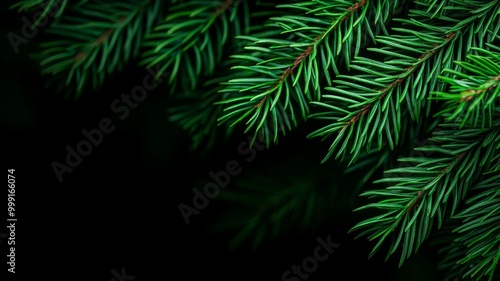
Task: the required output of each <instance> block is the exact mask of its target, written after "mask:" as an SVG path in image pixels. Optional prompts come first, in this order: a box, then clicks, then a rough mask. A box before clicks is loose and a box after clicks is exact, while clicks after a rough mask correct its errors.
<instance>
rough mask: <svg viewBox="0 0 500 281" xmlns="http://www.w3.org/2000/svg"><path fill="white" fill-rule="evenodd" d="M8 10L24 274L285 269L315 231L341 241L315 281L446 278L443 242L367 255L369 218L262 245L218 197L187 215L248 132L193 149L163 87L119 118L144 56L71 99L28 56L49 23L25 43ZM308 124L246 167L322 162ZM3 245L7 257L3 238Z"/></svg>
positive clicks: (252, 275) (11, 132)
mask: <svg viewBox="0 0 500 281" xmlns="http://www.w3.org/2000/svg"><path fill="white" fill-rule="evenodd" d="M1 11H2V14H1V18H2V22H3V24H2V25H1V29H2V40H1V41H0V42H1V47H0V50H1V51H0V56H1V65H2V73H1V75H0V81H1V87H0V91H1V97H2V101H1V102H0V105H1V109H0V112H1V114H2V118H1V122H2V156H1V159H2V164H3V165H2V167H3V168H4V173H7V169H8V168H12V169H15V170H16V171H15V176H16V200H17V201H16V212H17V218H18V220H19V221H18V223H17V228H16V243H17V244H16V245H17V247H16V272H17V273H16V275H15V277H16V278H17V279H15V280H36V279H34V278H33V277H38V278H41V279H45V278H47V280H104V281H108V280H111V278H113V274H112V272H111V271H112V270H113V269H115V270H116V271H118V272H121V269H122V268H123V267H124V268H125V269H126V273H127V274H129V275H134V276H135V279H134V280H176V279H182V280H197V279H201V278H203V279H215V280H281V275H282V274H283V272H284V271H285V270H287V269H289V268H290V267H291V266H292V265H293V264H300V263H301V262H302V260H303V259H304V258H306V257H308V256H310V255H312V252H313V250H314V248H315V247H316V245H317V242H316V238H317V237H322V238H326V237H327V236H328V235H331V237H332V240H333V241H335V242H338V243H341V246H340V248H339V249H337V250H336V251H335V252H334V253H333V254H332V255H331V256H330V257H329V258H328V259H327V260H326V261H324V262H321V263H320V264H319V268H318V270H317V271H316V272H314V273H313V274H311V276H310V278H309V279H308V280H365V279H382V278H383V279H385V280H442V279H440V275H439V274H438V273H436V271H435V268H436V260H437V259H436V255H435V252H434V251H431V250H429V249H428V248H427V247H426V246H425V247H424V248H423V249H422V250H421V251H420V252H419V254H418V255H416V256H414V257H412V258H410V259H409V260H408V261H407V262H406V263H405V265H404V266H403V267H402V268H401V269H398V268H397V258H398V257H394V258H393V259H391V260H390V261H389V262H387V263H386V262H384V258H385V253H383V252H380V254H379V255H376V256H375V257H374V258H372V259H368V258H367V257H368V254H369V252H370V251H371V247H372V246H373V245H374V244H373V243H370V242H367V241H365V240H363V239H359V240H354V239H353V235H347V234H346V232H347V230H348V229H350V228H351V227H352V226H353V225H354V224H355V223H356V222H357V220H358V219H359V216H356V215H346V216H343V217H340V218H339V217H335V216H334V215H333V214H332V222H331V224H329V225H328V226H325V227H324V228H322V229H320V230H318V231H316V232H315V233H308V234H303V235H297V234H293V233H291V234H290V235H289V236H287V237H286V238H283V239H279V240H277V241H274V242H272V243H267V244H265V245H264V246H263V247H262V248H261V249H260V250H258V251H257V252H255V253H250V252H248V251H246V250H244V249H241V250H238V251H229V250H227V248H226V244H227V240H228V239H229V237H230V236H229V235H216V234H211V233H209V232H207V231H206V229H207V227H208V226H209V225H210V224H211V222H212V219H213V217H214V216H215V215H216V214H217V213H218V212H229V211H230V210H225V209H223V208H218V207H217V206H214V205H209V206H208V207H207V208H206V209H204V210H202V211H201V213H200V214H199V215H197V216H192V217H191V223H190V224H189V225H186V224H185V222H184V220H183V218H182V216H181V214H180V212H179V209H178V205H179V204H180V203H190V200H191V199H192V198H193V193H192V191H191V189H192V188H193V187H194V186H195V185H196V184H197V183H199V182H203V181H205V182H206V181H208V180H209V177H208V172H209V171H218V170H221V169H223V168H224V166H225V163H227V162H228V161H230V160H232V159H235V160H237V161H241V159H242V158H241V156H240V155H239V154H238V153H237V147H238V145H239V144H240V143H241V142H242V141H243V140H245V139H246V136H243V135H236V136H235V137H234V138H233V139H231V140H230V141H229V142H228V143H223V144H218V145H216V146H215V147H214V148H213V149H211V150H210V151H209V152H208V153H207V154H203V153H201V152H200V151H190V150H189V136H187V135H186V134H185V133H184V132H183V131H182V130H180V129H179V128H177V127H176V126H175V125H174V124H170V123H169V122H167V121H166V115H165V108H166V105H167V104H168V103H169V101H170V97H169V96H168V95H167V94H166V93H165V92H166V91H165V90H164V89H163V88H162V87H159V88H158V89H157V90H155V91H152V92H150V93H149V94H148V98H147V99H146V100H145V101H143V102H141V103H140V104H139V106H138V108H136V109H134V110H131V112H130V115H129V116H128V117H127V118H126V119H125V120H120V119H118V118H117V116H116V114H114V113H113V112H112V111H111V110H110V105H111V103H112V102H113V101H114V100H115V99H117V98H118V97H119V96H120V95H121V94H122V93H129V92H130V89H132V88H133V87H134V86H135V85H138V84H140V83H142V77H144V75H145V74H146V73H145V72H144V70H142V69H140V68H137V67H135V66H134V65H131V67H130V68H128V69H127V70H125V71H123V72H122V73H121V74H120V75H119V76H117V77H116V78H114V79H111V80H110V81H109V82H108V83H107V84H106V86H105V87H104V88H103V89H101V90H99V91H96V92H88V93H85V94H84V96H83V98H82V99H80V100H79V101H76V102H75V101H72V100H66V99H64V98H63V97H62V96H61V95H59V94H57V93H56V92H55V91H54V90H53V89H51V88H49V89H47V88H45V87H44V81H45V77H42V76H40V74H39V73H40V70H39V68H38V66H37V64H36V63H35V62H34V61H33V60H31V59H30V55H31V54H32V53H35V52H36V51H37V45H38V43H39V42H40V41H42V40H43V34H42V32H41V33H40V34H38V35H37V36H35V37H33V38H32V39H30V40H29V42H28V43H27V44H21V45H20V46H19V53H18V54H16V53H15V52H14V50H13V48H12V46H11V44H10V42H9V39H8V37H7V36H6V35H7V34H8V33H9V32H14V33H16V34H19V35H20V34H22V33H21V29H22V25H23V22H22V20H21V19H22V17H23V16H24V14H18V13H17V12H16V11H11V10H8V3H2V4H1ZM27 16H29V15H27ZM42 29H43V28H42ZM41 31H42V30H41ZM103 118H110V119H111V120H113V124H114V125H115V126H116V128H115V130H114V131H113V132H112V133H110V134H108V135H105V137H104V140H103V142H102V143H101V144H100V145H99V146H98V147H94V149H93V152H92V153H91V154H90V155H89V156H87V157H84V158H83V161H82V162H81V164H80V165H79V166H78V167H76V168H75V169H74V171H73V172H72V173H67V174H64V180H63V182H62V183H59V181H58V180H57V177H56V175H55V173H54V171H53V169H52V167H51V164H52V163H53V161H58V162H61V163H64V158H65V156H66V151H65V147H66V146H67V145H69V146H71V147H73V148H75V147H76V144H77V143H78V142H79V141H81V140H83V139H84V137H83V135H82V133H81V131H82V130H83V129H87V130H91V129H95V128H97V127H98V124H99V122H100V121H101V120H102V119H103ZM307 133H308V131H307V130H302V131H301V130H297V131H296V132H294V133H292V134H289V135H288V136H287V137H286V138H285V139H284V140H283V141H282V142H281V143H280V145H278V146H273V147H271V149H270V150H269V151H262V152H259V154H258V155H257V158H256V160H255V161H253V162H251V163H248V164H246V166H243V170H244V172H243V173H242V174H241V175H239V176H241V177H244V176H245V171H246V170H247V169H250V168H249V167H251V166H253V165H255V166H258V165H261V164H262V163H264V162H269V161H275V160H277V159H286V158H287V157H294V156H290V154H293V153H295V152H300V151H301V150H307V151H308V153H309V152H310V153H315V154H317V155H318V156H317V159H318V161H317V163H307V164H305V165H306V166H310V165H320V164H319V162H320V160H321V159H322V157H323V155H324V153H325V151H326V149H327V144H321V143H319V142H317V141H307V140H305V135H306V134H307ZM297 155H298V156H297V157H300V153H297ZM228 188H231V186H229V187H228ZM346 188H348V187H346ZM4 194H5V193H4ZM4 202H5V204H4V207H5V208H7V203H6V198H5V201H4ZM1 232H2V231H0V233H1ZM3 232H5V231H3ZM0 252H1V255H2V258H3V259H2V260H4V259H5V256H6V255H7V244H6V241H5V240H2V241H1V244H0ZM3 264H4V266H3V267H2V271H4V272H7V267H6V266H5V262H3ZM4 272H2V276H3V273H4ZM6 276H9V277H10V278H12V277H13V276H12V275H11V274H9V275H7V274H6ZM28 278H31V279H28ZM0 280H5V279H3V278H1V279H0Z"/></svg>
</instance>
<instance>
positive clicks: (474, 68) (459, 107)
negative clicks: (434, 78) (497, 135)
mask: <svg viewBox="0 0 500 281" xmlns="http://www.w3.org/2000/svg"><path fill="white" fill-rule="evenodd" d="M492 47H494V46H492ZM473 50H475V51H476V52H477V53H479V54H478V55H472V54H471V55H469V56H467V58H468V61H464V62H457V64H458V65H459V66H460V67H461V68H463V69H465V70H467V71H466V72H456V71H452V70H445V73H449V75H446V76H439V79H440V80H441V81H442V82H443V83H446V84H448V85H449V90H448V91H446V92H435V93H433V96H432V97H431V99H434V100H443V101H445V103H444V105H443V110H442V111H441V112H438V113H437V115H442V114H444V113H449V117H448V118H449V120H455V119H458V118H460V119H461V120H462V126H464V125H471V126H473V127H476V126H481V128H485V127H490V126H491V125H492V122H493V120H492V117H493V112H494V111H495V108H496V107H497V106H498V105H499V99H498V97H499V96H500V87H497V86H498V85H499V84H500V53H495V52H491V51H487V50H484V49H479V48H473Z"/></svg>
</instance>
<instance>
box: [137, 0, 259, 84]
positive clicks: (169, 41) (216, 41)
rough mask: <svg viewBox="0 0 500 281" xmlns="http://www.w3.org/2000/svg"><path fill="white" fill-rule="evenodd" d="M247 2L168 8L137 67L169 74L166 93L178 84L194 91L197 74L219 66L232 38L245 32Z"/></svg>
mask: <svg viewBox="0 0 500 281" xmlns="http://www.w3.org/2000/svg"><path fill="white" fill-rule="evenodd" d="M249 24H250V12H249V4H248V1H243V0H240V1H229V0H225V1H224V2H219V1H215V2H214V1H213V0H206V1H187V2H179V3H178V4H175V5H172V6H170V7H169V10H168V16H167V17H166V18H165V20H164V21H163V23H162V24H160V25H158V26H156V27H155V28H154V30H153V32H151V33H149V34H148V35H147V36H146V40H145V42H144V43H143V47H145V49H146V50H145V51H144V52H143V53H142V55H141V62H140V65H142V66H148V67H154V66H156V65H159V66H160V68H159V71H158V73H157V75H158V77H159V76H160V75H161V74H162V73H164V72H165V71H167V70H168V71H169V73H170V78H169V80H168V83H169V85H171V89H170V93H173V92H174V91H175V90H176V87H177V83H178V82H179V81H180V83H181V84H182V87H181V88H182V89H183V90H184V91H186V90H194V89H195V87H196V84H197V82H198V80H199V77H200V76H201V75H204V76H210V75H212V74H213V73H214V70H215V69H216V66H217V65H218V64H220V63H221V60H222V58H223V54H224V51H225V49H226V46H227V45H231V44H232V39H233V37H234V36H236V35H239V34H244V33H245V32H248V28H249Z"/></svg>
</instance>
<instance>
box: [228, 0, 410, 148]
mask: <svg viewBox="0 0 500 281" xmlns="http://www.w3.org/2000/svg"><path fill="white" fill-rule="evenodd" d="M400 3H401V2H400V1H393V2H392V5H389V1H380V2H369V1H364V0H363V1H334V3H330V2H325V1H306V2H300V3H293V4H288V5H278V6H277V7H278V8H282V9H287V14H286V15H283V16H276V17H273V18H271V20H272V21H273V23H272V24H270V25H268V27H269V30H268V31H267V32H266V33H264V34H253V35H252V36H239V37H238V38H239V39H242V40H245V41H247V42H248V43H247V46H246V47H245V49H246V50H247V51H246V52H245V53H243V54H239V55H235V56H234V58H238V59H240V60H242V61H243V60H246V61H251V62H252V63H253V65H252V66H250V67H247V66H240V65H236V66H234V67H233V68H234V69H237V71H239V73H251V75H250V77H248V78H238V79H233V80H230V81H228V82H227V83H224V84H225V85H226V89H224V91H223V92H225V93H230V95H229V97H228V98H227V99H226V100H224V101H222V102H221V104H224V105H225V108H226V111H227V113H226V114H224V115H222V116H221V117H220V118H219V120H220V121H221V123H224V122H230V124H231V125H230V126H234V125H236V124H237V123H239V122H241V121H243V120H245V119H246V120H247V122H246V130H245V132H248V131H250V130H253V131H255V134H254V139H255V138H256V137H257V136H259V137H261V138H264V139H266V144H267V146H269V144H270V143H271V142H275V143H277V141H278V133H279V132H282V133H283V134H285V130H284V129H283V130H279V129H278V128H288V130H289V131H291V130H292V125H291V123H293V125H294V127H297V126H298V125H297V117H296V116H298V115H300V116H301V117H302V119H303V120H305V119H307V116H308V114H309V103H310V102H311V101H318V100H319V99H320V96H321V89H322V87H323V86H324V85H323V84H325V83H327V84H329V83H330V80H331V79H330V77H331V75H333V74H335V73H338V72H339V70H338V68H339V66H340V65H342V63H344V64H345V66H347V67H348V66H349V65H350V59H351V57H352V55H353V54H357V53H358V52H359V51H360V49H361V47H362V46H363V45H364V44H365V43H366V42H367V41H369V40H374V39H375V35H376V34H379V33H382V32H386V30H385V24H386V23H387V22H388V21H389V20H390V15H391V13H393V12H394V11H395V8H396V7H399V5H400ZM288 11H289V12H288ZM372 21H373V22H374V24H371V22H372ZM287 115H290V116H292V120H288V118H287V117H286V116H287Z"/></svg>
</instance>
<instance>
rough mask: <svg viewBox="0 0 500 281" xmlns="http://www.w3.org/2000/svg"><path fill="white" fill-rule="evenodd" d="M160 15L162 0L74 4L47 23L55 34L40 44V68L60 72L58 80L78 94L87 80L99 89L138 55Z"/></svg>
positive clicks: (77, 95) (72, 92)
mask: <svg viewBox="0 0 500 281" xmlns="http://www.w3.org/2000/svg"><path fill="white" fill-rule="evenodd" d="M159 15H161V1H160V0H134V1H129V2H125V3H117V2H115V1H104V0H103V1H89V2H87V3H85V5H79V6H76V7H73V8H72V9H71V10H70V11H69V12H68V15H64V17H63V18H61V20H60V21H58V22H55V23H54V24H53V25H52V26H51V27H50V28H49V29H47V32H48V33H50V34H53V35H54V39H52V40H50V41H49V40H47V41H46V42H42V43H41V45H40V47H41V52H40V54H39V56H38V57H39V58H40V65H41V67H42V74H49V75H60V76H59V77H57V76H56V77H55V80H54V82H55V83H58V84H59V85H61V86H63V87H69V86H73V87H74V88H73V90H72V91H68V94H76V98H78V97H79V95H80V94H81V93H82V92H83V90H84V89H85V88H84V87H85V85H86V84H87V83H91V84H92V86H93V89H98V88H99V87H101V86H102V84H103V83H104V81H105V80H106V78H107V76H108V75H111V74H114V73H115V72H117V71H121V70H122V69H123V68H124V66H125V65H127V63H128V62H130V61H131V60H133V59H134V58H136V57H137V56H138V55H139V48H140V46H141V44H142V40H143V37H144V34H145V33H146V32H147V31H149V29H151V28H152V26H154V24H155V23H156V20H157V19H158V17H159ZM75 31H78V32H75ZM61 76H62V77H61ZM61 80H62V81H61Z"/></svg>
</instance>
